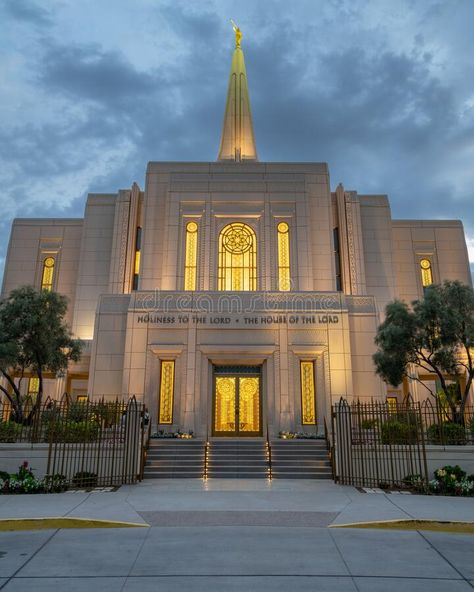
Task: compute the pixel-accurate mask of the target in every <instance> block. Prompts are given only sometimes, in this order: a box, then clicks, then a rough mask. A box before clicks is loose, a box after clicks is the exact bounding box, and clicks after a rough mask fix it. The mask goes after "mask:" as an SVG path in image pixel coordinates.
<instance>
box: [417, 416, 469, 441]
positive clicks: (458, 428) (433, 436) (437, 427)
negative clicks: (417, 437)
mask: <svg viewBox="0 0 474 592" xmlns="http://www.w3.org/2000/svg"><path fill="white" fill-rule="evenodd" d="M426 436H427V438H428V443H429V444H451V445H454V444H466V432H465V429H464V426H462V425H460V424H458V423H452V422H448V421H447V422H445V423H443V424H437V423H434V424H433V425H431V426H430V427H429V428H428V429H427V431H426Z"/></svg>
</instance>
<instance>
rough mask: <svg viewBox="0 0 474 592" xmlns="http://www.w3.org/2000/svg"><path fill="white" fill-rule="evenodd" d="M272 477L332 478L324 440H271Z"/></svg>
mask: <svg viewBox="0 0 474 592" xmlns="http://www.w3.org/2000/svg"><path fill="white" fill-rule="evenodd" d="M271 453H272V454H271V458H272V478H273V479H332V471H331V463H330V461H329V457H328V452H327V450H326V442H325V441H324V440H309V439H308V440H273V441H272V442H271Z"/></svg>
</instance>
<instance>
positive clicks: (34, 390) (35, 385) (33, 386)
mask: <svg viewBox="0 0 474 592" xmlns="http://www.w3.org/2000/svg"><path fill="white" fill-rule="evenodd" d="M39 383H40V381H39V378H38V377H37V376H32V377H31V378H29V379H28V395H29V396H30V397H36V395H37V394H38V393H39V386H40V384H39Z"/></svg>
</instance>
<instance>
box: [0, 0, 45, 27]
mask: <svg viewBox="0 0 474 592" xmlns="http://www.w3.org/2000/svg"><path fill="white" fill-rule="evenodd" d="M4 11H5V12H6V14H7V15H8V16H10V17H11V18H13V19H15V20H18V21H23V22H25V23H29V24H33V25H37V26H40V27H43V26H49V25H51V23H52V20H51V16H50V13H49V11H48V10H46V9H45V8H43V7H41V6H38V5H37V4H36V3H35V2H32V1H31V0H4Z"/></svg>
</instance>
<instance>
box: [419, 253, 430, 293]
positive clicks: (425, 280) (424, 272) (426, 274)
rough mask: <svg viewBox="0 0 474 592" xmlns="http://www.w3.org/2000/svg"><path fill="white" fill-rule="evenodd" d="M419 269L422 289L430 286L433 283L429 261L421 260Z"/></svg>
mask: <svg viewBox="0 0 474 592" xmlns="http://www.w3.org/2000/svg"><path fill="white" fill-rule="evenodd" d="M420 268H421V283H422V285H423V287H424V288H426V287H427V286H431V284H432V283H433V271H432V269H431V261H430V260H429V259H422V260H421V261H420Z"/></svg>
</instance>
